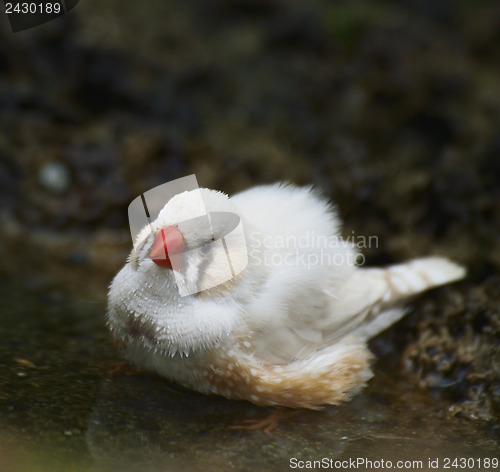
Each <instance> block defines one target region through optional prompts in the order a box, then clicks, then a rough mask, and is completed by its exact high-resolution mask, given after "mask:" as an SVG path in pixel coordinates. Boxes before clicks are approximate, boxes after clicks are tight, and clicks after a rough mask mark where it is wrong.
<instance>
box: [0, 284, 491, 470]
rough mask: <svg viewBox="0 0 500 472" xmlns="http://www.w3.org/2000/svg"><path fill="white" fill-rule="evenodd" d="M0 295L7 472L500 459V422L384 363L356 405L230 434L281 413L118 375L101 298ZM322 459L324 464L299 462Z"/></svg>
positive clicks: (7, 288)
mask: <svg viewBox="0 0 500 472" xmlns="http://www.w3.org/2000/svg"><path fill="white" fill-rule="evenodd" d="M0 296H1V298H2V310H1V313H2V325H1V327H0V331H1V339H2V343H1V345H0V365H1V367H2V375H1V377H0V428H1V429H0V431H1V432H0V470H1V471H12V472H25V471H30V472H38V471H52V472H57V471H78V472H80V471H96V472H97V471H99V472H100V471H102V472H107V471H116V470H121V471H127V472H128V471H141V472H147V471H180V470H188V468H189V470H204V471H212V470H218V471H219V470H270V471H274V470H277V471H278V470H290V468H292V469H293V468H296V469H298V470H301V468H300V467H301V466H302V467H304V468H305V467H307V466H310V467H312V466H314V465H316V467H319V465H322V467H323V468H325V467H326V466H330V467H331V468H332V469H333V468H335V466H337V468H339V466H340V468H341V469H346V470H347V469H348V468H351V469H352V468H356V469H357V470H373V469H382V470H383V469H388V468H389V464H388V463H387V461H392V462H391V464H390V465H392V467H393V468H395V467H397V466H398V465H403V466H405V468H406V469H407V470H435V468H433V467H431V466H430V464H429V460H431V461H434V462H433V463H432V465H437V464H439V469H440V470H444V469H443V467H444V466H445V465H446V463H445V461H446V458H451V459H455V458H468V460H469V462H468V463H465V464H467V470H487V467H485V463H480V460H484V459H485V458H493V457H497V458H498V456H499V454H498V451H499V450H500V447H499V446H500V440H499V438H498V428H495V427H494V426H492V425H487V424H485V423H480V422H473V421H471V420H467V419H463V418H453V417H447V416H446V414H444V413H443V411H444V410H443V405H440V404H439V403H437V402H436V401H434V402H433V401H432V400H431V398H430V395H429V394H428V393H426V392H417V391H415V389H414V388H413V387H412V386H411V385H409V384H408V382H407V381H405V379H395V378H392V377H391V376H390V374H389V373H388V372H387V371H384V369H383V365H381V364H380V363H379V364H378V365H377V370H378V371H379V372H378V374H377V376H376V377H375V379H374V380H372V382H371V383H370V386H369V387H368V388H367V389H365V390H364V392H363V393H362V394H360V395H358V396H357V397H356V398H355V399H354V400H353V401H352V402H351V403H349V404H346V405H343V406H339V407H331V408H325V409H324V410H323V411H319V412H310V411H300V412H298V413H296V414H294V415H292V416H289V417H285V418H284V419H282V420H281V422H280V423H279V425H278V427H277V428H276V429H275V430H274V431H272V432H271V433H270V434H266V433H264V432H262V431H246V430H233V429H230V426H235V425H242V424H243V423H244V422H245V420H248V419H262V418H264V417H266V416H267V415H268V414H269V413H270V412H271V411H272V409H264V408H257V407H255V406H253V405H250V404H248V403H246V402H233V401H228V400H225V399H222V398H216V397H207V396H203V395H198V394H196V393H192V392H187V391H184V390H181V389H180V388H178V387H175V386H173V385H170V384H168V383H167V382H165V381H164V380H163V379H161V378H158V377H155V376H152V375H147V374H144V373H134V372H131V371H127V370H124V371H123V369H122V371H119V373H117V374H114V375H111V374H110V372H111V371H112V369H113V365H114V363H115V362H118V361H119V360H120V359H119V356H118V354H117V353H116V352H115V350H114V348H113V345H112V343H111V341H110V339H109V336H108V333H107V331H106V327H105V325H104V311H105V305H104V303H103V301H96V302H90V301H81V300H77V299H74V298H72V297H69V296H68V295H67V294H64V293H62V292H60V291H58V290H57V289H55V288H53V287H52V288H51V287H48V286H46V285H45V284H44V283H42V282H40V280H37V279H35V278H34V279H26V278H22V279H20V278H18V279H12V278H11V279H10V280H9V281H6V280H4V281H3V282H2V283H1V287H0ZM315 460H316V461H322V462H317V463H316V464H314V463H313V462H310V463H307V462H299V461H315ZM370 460H371V461H372V463H369V462H368V461H370ZM436 460H437V461H439V462H438V463H436V462H435V461H436ZM336 461H347V462H343V463H342V462H336ZM349 461H351V462H350V463H349ZM358 461H359V462H358ZM361 461H364V462H361ZM377 461H378V462H377ZM382 461H383V462H382ZM397 461H403V463H402V464H398V463H397ZM404 461H410V462H408V463H406V464H404ZM413 461H417V462H413ZM420 461H421V462H420ZM449 465H450V470H459V469H461V470H463V468H461V467H459V464H458V465H457V467H456V468H454V467H453V463H450V464H449ZM493 470H494V469H493Z"/></svg>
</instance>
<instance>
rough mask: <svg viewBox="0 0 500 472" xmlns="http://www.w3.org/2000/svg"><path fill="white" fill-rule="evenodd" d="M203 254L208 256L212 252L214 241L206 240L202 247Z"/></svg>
mask: <svg viewBox="0 0 500 472" xmlns="http://www.w3.org/2000/svg"><path fill="white" fill-rule="evenodd" d="M200 251H201V254H202V255H203V256H206V255H207V254H210V253H211V252H212V241H206V242H204V243H203V244H202V245H201V247H200Z"/></svg>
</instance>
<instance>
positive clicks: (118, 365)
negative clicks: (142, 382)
mask: <svg viewBox="0 0 500 472" xmlns="http://www.w3.org/2000/svg"><path fill="white" fill-rule="evenodd" d="M141 373H142V372H141V371H140V370H139V369H136V368H135V367H132V366H131V365H130V364H129V363H128V362H125V361H120V362H114V363H113V364H111V367H110V369H109V370H108V375H109V376H110V377H114V376H115V375H139V374H141Z"/></svg>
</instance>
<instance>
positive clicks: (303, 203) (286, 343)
mask: <svg viewBox="0 0 500 472" xmlns="http://www.w3.org/2000/svg"><path fill="white" fill-rule="evenodd" d="M206 212H231V213H235V214H237V215H238V216H239V217H240V218H241V221H242V224H243V228H244V232H245V240H246V248H244V249H245V251H246V252H247V253H248V266H247V267H246V269H245V270H244V271H243V272H242V273H241V274H240V275H238V276H236V277H234V278H232V279H231V280H229V281H228V282H225V283H223V284H220V285H217V286H211V288H209V289H208V290H205V291H201V292H199V293H195V294H193V295H189V296H184V297H183V296H181V295H180V294H179V291H178V289H177V285H176V279H175V277H174V274H173V270H172V269H169V268H165V267H159V266H158V265H157V264H155V263H154V262H153V261H152V260H151V259H150V258H149V257H148V254H149V251H150V250H151V245H152V244H153V240H154V236H155V234H156V233H157V232H158V231H160V230H161V229H162V228H165V227H168V226H171V225H174V224H176V225H177V224H178V228H179V229H180V231H181V232H182V234H183V237H184V242H185V244H186V247H187V248H196V247H199V246H200V245H203V244H204V242H205V241H206V240H207V238H212V240H213V238H214V234H209V233H210V232H207V231H206V229H203V228H201V227H199V226H198V225H196V224H194V223H190V220H191V221H196V220H193V218H197V217H199V216H200V215H202V214H205V213H206ZM179 222H183V223H179ZM339 227H340V222H339V220H338V218H337V216H336V213H335V211H334V209H333V208H332V207H331V206H330V205H329V204H328V203H327V202H326V201H325V200H323V199H322V198H320V197H319V196H318V195H317V194H316V193H315V192H314V191H312V190H311V189H310V188H297V187H293V186H282V185H273V186H261V187H255V188H253V189H250V190H247V191H246V192H242V193H240V194H238V195H235V196H234V197H232V198H231V199H228V197H227V196H226V195H224V194H222V193H220V192H216V191H214V190H207V189H201V190H196V191H192V192H184V193H182V194H179V195H176V196H175V197H174V198H173V199H171V200H170V201H169V202H168V203H167V204H166V205H165V207H164V208H163V210H162V211H161V212H160V214H159V216H158V218H157V220H156V221H154V222H153V223H152V225H151V228H150V227H146V228H144V230H143V231H141V233H140V234H139V236H138V238H137V241H136V245H135V250H134V251H133V252H132V254H131V256H130V258H129V261H128V263H127V264H126V265H125V267H124V268H123V269H122V270H121V271H120V272H119V273H118V275H117V276H116V277H115V279H114V281H113V283H112V284H111V287H110V291H109V309H108V323H109V326H110V328H111V331H112V333H113V335H114V336H115V337H116V338H117V339H119V340H120V341H121V342H122V343H121V344H123V345H124V346H125V350H126V355H127V357H128V358H129V359H130V360H131V361H132V362H135V363H136V364H138V365H139V366H142V367H144V368H147V369H150V370H153V371H156V372H158V373H159V374H160V375H163V376H165V377H167V378H169V379H171V380H174V381H177V382H179V383H181V384H182V385H184V386H186V387H189V388H192V389H195V390H198V391H200V392H202V393H213V394H219V395H223V396H225V397H227V398H233V399H244V400H248V401H251V402H253V403H255V404H258V405H283V406H288V407H305V408H316V407H318V406H320V405H324V404H337V403H339V402H341V401H343V400H346V399H347V398H349V396H350V395H352V394H354V393H356V392H357V391H358V390H359V389H360V388H361V387H362V386H363V385H364V384H365V382H366V380H368V379H369V378H370V376H371V371H370V366H369V363H370V358H371V355H370V353H369V351H368V350H367V347H366V344H365V342H366V340H367V339H369V338H370V337H373V336H375V335H377V334H378V333H380V332H381V331H382V330H383V329H385V328H387V327H388V326H390V325H391V324H392V323H394V322H395V321H397V320H398V319H399V318H400V317H401V316H403V314H404V310H403V309H401V308H400V304H401V303H402V302H404V301H405V300H406V299H408V298H410V297H412V296H414V295H416V294H418V293H420V292H422V291H424V290H427V289H430V288H432V287H436V286H438V285H442V284H445V283H449V282H452V281H455V280H459V279H461V278H462V277H463V276H464V274H465V271H464V269H463V268H462V267H460V266H458V265H456V264H454V263H452V262H450V261H448V260H446V259H443V258H438V257H432V258H425V259H416V260H413V261H410V262H408V263H406V264H401V265H395V266H392V267H389V268H386V269H378V268H376V269H365V268H361V267H358V266H356V261H357V257H358V253H357V250H356V248H355V247H354V246H353V245H352V244H351V243H349V242H348V241H344V240H342V239H341V238H340V236H339ZM211 231H212V233H214V232H215V233H217V232H218V233H220V234H217V235H216V237H222V236H224V234H222V233H223V228H218V229H217V228H215V229H214V228H212V229H211ZM240 249H241V250H243V249H242V248H240ZM240 249H238V250H240ZM237 252H238V251H237ZM216 261H217V258H216V255H215V254H210V255H209V256H207V257H203V258H200V257H198V258H191V259H189V258H188V257H187V256H186V262H185V264H186V265H187V267H188V269H189V270H190V271H191V272H189V273H193V274H195V275H196V277H200V276H203V277H205V276H206V277H209V276H210V277H214V280H215V279H216V278H217V277H216V276H217V274H218V271H220V270H222V268H221V267H218V263H217V262H216ZM186 270H187V269H186ZM207 274H212V275H207Z"/></svg>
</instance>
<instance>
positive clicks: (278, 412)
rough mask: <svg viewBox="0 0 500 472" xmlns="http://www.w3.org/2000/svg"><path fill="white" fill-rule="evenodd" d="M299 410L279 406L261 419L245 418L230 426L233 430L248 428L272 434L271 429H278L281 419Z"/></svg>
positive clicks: (248, 429) (247, 429) (295, 413)
mask: <svg viewBox="0 0 500 472" xmlns="http://www.w3.org/2000/svg"><path fill="white" fill-rule="evenodd" d="M298 413H299V412H298V411H297V410H289V409H287V408H282V407H277V408H276V409H274V410H273V411H272V412H271V413H269V415H267V416H266V417H265V418H263V419H261V420H245V421H243V424H241V425H235V426H230V427H229V429H232V430H246V431H263V432H264V433H266V434H270V433H271V431H273V430H274V429H276V427H277V426H278V424H279V422H280V420H282V419H283V418H289V417H291V416H295V415H297V414H298Z"/></svg>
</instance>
